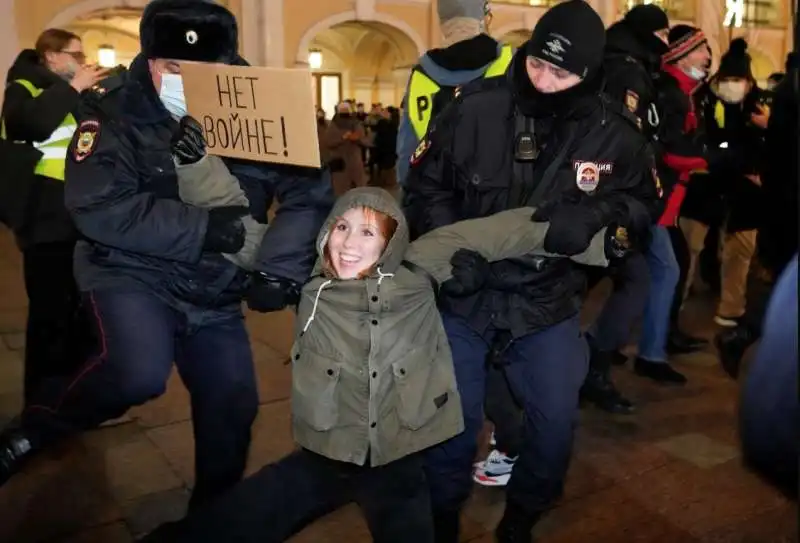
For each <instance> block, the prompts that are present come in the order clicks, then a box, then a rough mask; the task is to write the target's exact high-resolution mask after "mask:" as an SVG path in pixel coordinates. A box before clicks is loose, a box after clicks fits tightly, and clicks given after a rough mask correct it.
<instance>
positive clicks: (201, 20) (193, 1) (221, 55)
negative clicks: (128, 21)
mask: <svg viewBox="0 0 800 543" xmlns="http://www.w3.org/2000/svg"><path fill="white" fill-rule="evenodd" d="M238 39H239V38H238V30H237V26H236V18H235V17H234V16H233V14H232V13H231V12H230V11H228V10H227V9H226V8H225V7H223V6H221V5H220V4H217V3H216V2H214V1H213V0H152V1H151V2H150V3H149V4H147V6H146V7H145V8H144V13H143V14H142V19H141V22H140V23H139V40H140V42H141V47H142V53H143V54H144V55H145V56H146V57H147V58H168V59H174V60H194V61H198V62H222V63H230V62H233V60H234V59H235V58H236V57H237V50H238Z"/></svg>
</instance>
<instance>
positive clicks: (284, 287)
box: [247, 272, 301, 313]
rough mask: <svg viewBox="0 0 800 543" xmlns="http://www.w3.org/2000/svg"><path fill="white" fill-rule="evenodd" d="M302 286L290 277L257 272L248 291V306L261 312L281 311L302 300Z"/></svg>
mask: <svg viewBox="0 0 800 543" xmlns="http://www.w3.org/2000/svg"><path fill="white" fill-rule="evenodd" d="M300 288H301V285H298V284H297V283H295V282H294V281H290V280H289V279H282V278H280V277H276V276H274V275H270V274H268V273H264V272H256V273H254V274H253V276H252V282H251V283H250V288H249V289H248V291H247V307H249V308H250V309H252V310H253V311H260V312H261V313H268V312H270V311H280V310H281V309H283V308H285V307H287V306H290V305H296V304H297V303H298V302H299V301H300Z"/></svg>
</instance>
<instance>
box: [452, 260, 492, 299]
mask: <svg viewBox="0 0 800 543" xmlns="http://www.w3.org/2000/svg"><path fill="white" fill-rule="evenodd" d="M450 264H451V265H452V266H453V277H451V278H450V279H448V280H447V281H445V282H444V283H442V286H441V288H440V292H442V293H443V294H446V295H448V296H469V295H470V294H474V293H475V292H477V291H478V290H480V289H481V287H482V286H483V285H484V283H485V282H486V279H487V278H488V277H489V274H490V273H491V266H490V264H489V261H488V260H486V259H485V258H484V257H483V256H482V255H481V254H480V253H476V252H475V251H469V250H467V249H459V250H458V251H456V252H455V254H453V257H452V258H451V259H450Z"/></svg>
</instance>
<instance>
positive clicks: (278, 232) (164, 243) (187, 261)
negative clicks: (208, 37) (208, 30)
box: [65, 56, 332, 308]
mask: <svg viewBox="0 0 800 543" xmlns="http://www.w3.org/2000/svg"><path fill="white" fill-rule="evenodd" d="M82 118H83V120H82V122H81V123H80V124H79V126H78V130H77V132H76V134H75V137H74V139H73V141H72V143H71V144H70V149H69V152H68V158H67V167H66V194H65V201H66V205H67V208H68V210H69V212H70V213H71V215H72V217H73V219H74V221H75V224H76V226H77V227H78V229H79V231H80V232H81V234H83V236H84V237H85V239H84V240H82V241H80V242H79V244H78V247H77V249H76V263H75V272H76V278H77V280H78V284H79V286H80V287H81V289H82V290H92V289H102V288H109V287H112V288H119V287H123V288H137V287H142V286H145V287H147V288H148V289H149V290H154V291H155V292H156V293H157V294H159V295H162V296H163V297H165V298H166V299H167V300H168V301H170V302H173V301H178V302H185V303H190V304H193V305H195V306H200V307H211V308H214V307H223V306H227V305H231V304H236V305H237V306H238V303H239V302H240V300H241V295H242V292H243V289H244V288H245V287H246V284H247V275H246V273H245V272H243V271H242V270H241V269H240V268H238V267H237V266H236V265H235V264H234V263H232V262H230V261H228V260H226V259H225V258H224V257H223V256H222V255H221V254H217V253H209V252H204V251H203V243H204V238H205V233H206V227H207V224H208V212H207V210H205V209H202V208H200V207H194V206H192V205H188V204H186V203H184V202H181V201H180V198H179V191H178V181H177V176H176V173H175V165H174V162H173V159H172V156H171V153H170V140H171V138H172V134H173V132H174V130H175V129H176V127H177V123H176V122H175V121H174V120H173V119H172V118H171V117H170V115H169V113H168V112H167V111H166V110H165V109H164V107H163V105H162V104H161V102H160V100H159V98H158V95H157V94H156V92H155V89H154V88H153V85H152V82H151V79H150V73H149V70H148V66H147V60H146V59H145V58H144V57H142V56H139V57H137V58H136V59H135V60H134V62H133V64H132V66H131V70H130V72H129V74H128V75H127V76H119V77H117V78H114V79H113V80H111V81H110V82H109V83H108V85H107V86H106V87H104V88H102V89H99V90H98V91H96V92H94V93H93V94H92V95H91V96H90V97H88V98H87V99H86V100H85V101H84V103H83V104H82ZM226 164H227V166H228V169H229V170H230V172H231V173H232V174H233V175H234V176H235V177H236V178H237V179H238V180H239V182H240V184H241V185H242V188H243V189H244V191H245V193H246V194H247V198H248V201H249V202H250V211H251V215H253V217H254V218H256V219H257V220H260V221H262V222H266V212H267V209H266V206H267V202H268V200H269V195H270V194H271V193H272V192H271V191H272V189H273V188H274V189H275V194H276V196H277V197H278V198H279V200H281V202H282V207H281V209H280V210H279V211H278V214H277V216H276V219H275V220H274V221H273V224H272V227H271V228H270V229H269V233H268V234H267V235H265V236H264V240H263V241H262V246H261V249H260V250H259V253H258V257H257V258H256V264H255V267H256V269H258V270H263V271H267V272H269V273H272V274H274V275H276V276H278V277H283V278H287V279H290V280H293V281H296V282H298V283H301V282H303V281H304V280H305V278H306V277H307V276H308V274H309V273H310V270H311V268H312V267H313V262H314V249H313V241H314V238H315V236H316V233H317V231H318V230H319V227H320V225H321V224H322V222H323V221H324V219H325V216H326V215H327V213H328V211H329V209H330V205H331V204H332V201H331V198H332V196H331V192H330V180H329V178H328V177H327V176H325V175H323V173H322V171H321V170H314V169H302V168H291V167H276V166H272V165H264V164H261V163H254V162H248V161H236V160H231V161H226Z"/></svg>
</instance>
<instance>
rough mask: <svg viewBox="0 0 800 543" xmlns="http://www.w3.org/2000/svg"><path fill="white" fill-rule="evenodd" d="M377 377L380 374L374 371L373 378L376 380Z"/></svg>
mask: <svg viewBox="0 0 800 543" xmlns="http://www.w3.org/2000/svg"><path fill="white" fill-rule="evenodd" d="M377 376H378V372H377V371H373V372H372V378H373V379H375V378H376V377H377Z"/></svg>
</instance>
